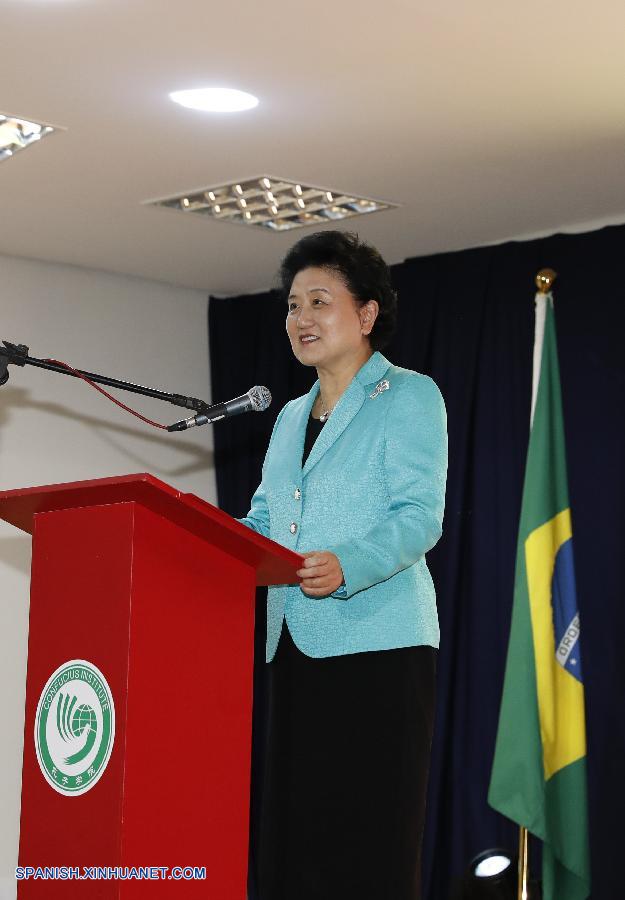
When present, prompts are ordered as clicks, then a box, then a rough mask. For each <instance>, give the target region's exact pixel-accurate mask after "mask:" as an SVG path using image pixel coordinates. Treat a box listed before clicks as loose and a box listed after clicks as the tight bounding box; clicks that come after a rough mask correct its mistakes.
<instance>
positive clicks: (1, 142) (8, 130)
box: [0, 113, 54, 162]
mask: <svg viewBox="0 0 625 900" xmlns="http://www.w3.org/2000/svg"><path fill="white" fill-rule="evenodd" d="M53 131H54V128H53V127H52V126H51V125H43V124H41V123H40V122H31V121H29V120H28V119H20V118H18V117H17V116H10V115H7V114H5V113H0V162H1V161H2V160H4V159H10V158H11V157H12V156H14V155H15V154H16V153H17V152H18V151H20V150H25V149H26V147H29V146H30V145H31V144H34V143H36V142H37V141H40V140H41V139H42V138H44V137H47V136H48V135H49V134H52V132H53Z"/></svg>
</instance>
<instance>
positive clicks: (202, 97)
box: [169, 88, 258, 112]
mask: <svg viewBox="0 0 625 900" xmlns="http://www.w3.org/2000/svg"><path fill="white" fill-rule="evenodd" d="M169 96H170V98H171V99H172V100H173V101H174V103H179V104H180V106H186V108H187V109H200V110H202V111H204V112H242V111H243V110H245V109H253V108H254V107H255V106H258V97H254V96H253V95H252V94H246V93H245V91H236V90H234V89H233V88H197V89H196V90H192V91H173V92H172V93H171V94H170V95H169Z"/></svg>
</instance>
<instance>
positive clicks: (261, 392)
mask: <svg viewBox="0 0 625 900" xmlns="http://www.w3.org/2000/svg"><path fill="white" fill-rule="evenodd" d="M247 396H248V397H249V398H250V403H251V404H252V409H253V410H254V412H264V410H266V409H268V408H269V407H270V406H271V392H270V390H269V388H266V387H263V386H262V385H258V384H257V385H256V387H253V388H250V389H249V391H248V392H247Z"/></svg>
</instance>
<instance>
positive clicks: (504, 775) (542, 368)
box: [488, 294, 590, 900]
mask: <svg viewBox="0 0 625 900" xmlns="http://www.w3.org/2000/svg"><path fill="white" fill-rule="evenodd" d="M536 302H537V322H541V323H542V321H544V339H543V338H542V335H541V334H540V331H542V328H541V327H540V325H539V327H538V328H537V346H536V347H535V370H534V398H535V401H533V403H532V412H533V420H532V427H531V434H530V442H529V449H528V454H527V463H526V470H525V482H524V487H523V502H522V508H521V521H520V525H519V537H518V544H517V558H516V574H515V586H514V602H513V609H512V624H511V628H510V641H509V645H508V657H507V662H506V674H505V679H504V688H503V695H502V701H501V710H500V713H499V727H498V731H497V741H496V747H495V758H494V761H493V769H492V773H491V782H490V789H489V793H488V802H489V803H490V805H491V806H492V807H493V808H494V809H496V810H497V811H498V812H500V813H502V814H503V815H505V816H507V817H508V818H509V819H512V820H513V821H514V822H517V823H518V824H519V825H520V826H524V827H525V828H527V829H528V831H530V832H531V833H532V834H534V835H536V836H537V837H538V838H540V840H541V841H543V872H542V875H543V898H544V900H583V898H585V897H587V896H588V895H589V893H590V860H589V851H588V817H587V800H586V726H585V713H584V683H583V676H582V658H581V650H580V621H579V611H578V606H577V597H576V590H575V568H574V559H573V533H572V527H571V511H570V508H569V495H568V484H567V471H566V453H565V445H564V426H563V419H562V400H561V393H560V373H559V366H558V352H557V345H556V334H555V321H554V310H553V298H552V296H551V294H547V295H541V294H539V295H538V296H537V298H536ZM541 305H542V306H541ZM543 317H544V319H543ZM541 340H542V349H541V347H540V342H541ZM537 362H538V363H539V365H536V363H537Z"/></svg>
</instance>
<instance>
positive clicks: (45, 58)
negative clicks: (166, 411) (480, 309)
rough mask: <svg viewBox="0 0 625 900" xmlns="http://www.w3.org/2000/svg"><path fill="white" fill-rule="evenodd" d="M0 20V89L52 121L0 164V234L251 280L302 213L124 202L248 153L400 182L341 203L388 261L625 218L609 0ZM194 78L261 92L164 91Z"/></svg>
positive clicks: (250, 169) (238, 169)
mask: <svg viewBox="0 0 625 900" xmlns="http://www.w3.org/2000/svg"><path fill="white" fill-rule="evenodd" d="M0 34H1V42H0V47H1V50H0V111H1V112H4V113H9V114H12V115H17V116H21V117H23V118H32V119H35V120H37V121H40V122H46V123H50V124H53V125H58V126H63V127H64V128H65V129H67V130H66V131H60V132H58V133H57V134H54V135H52V136H51V137H50V138H47V139H46V140H44V141H42V142H40V143H39V144H37V145H35V146H34V147H32V148H30V149H27V150H25V151H23V152H21V153H19V154H17V155H16V156H15V157H14V158H12V159H9V160H7V161H5V162H2V163H1V164H0V253H4V254H9V255H14V256H24V257H31V258H38V259H43V260H52V261H58V262H64V263H71V264H75V265H79V266H89V267H92V268H97V269H104V270H108V271H112V272H119V273H124V274H130V275H136V276H141V277H145V278H153V279H157V280H160V281H165V282H170V283H173V284H177V285H184V286H188V287H194V288H200V289H202V290H206V291H208V292H211V293H216V294H236V293H241V292H250V291H256V290H262V289H264V288H266V287H268V286H269V285H271V284H272V282H273V279H274V273H275V271H276V269H277V266H278V263H279V260H280V257H281V255H282V253H283V252H284V251H285V249H286V248H287V247H288V246H289V245H290V244H292V243H293V241H294V240H296V239H297V237H299V236H300V235H303V234H304V233H305V231H304V230H299V231H294V232H290V233H287V234H274V233H271V232H265V231H264V230H262V229H258V228H253V227H250V226H247V227H246V226H242V225H228V224H223V223H219V222H213V221H210V220H207V219H204V218H202V217H199V216H192V215H188V214H184V213H178V212H173V211H170V210H163V209H157V208H152V207H147V206H144V205H142V203H143V201H145V200H148V199H153V198H156V197H163V196H168V195H171V194H176V193H182V192H185V191H188V190H191V189H193V188H200V187H208V186H212V185H215V184H219V183H222V182H226V181H230V180H237V179H239V178H246V177H250V176H254V175H260V174H270V175H275V176H281V177H285V178H291V179H294V180H296V181H297V180H301V181H303V182H305V183H309V184H313V185H319V186H322V187H328V188H330V189H333V190H336V191H339V192H346V193H354V194H357V195H361V196H371V197H374V198H379V199H383V200H390V201H393V202H397V203H400V204H402V206H401V208H400V209H396V210H391V211H387V212H379V213H374V214H372V215H370V216H363V217H360V218H358V219H351V220H348V221H347V222H345V223H343V225H342V227H350V228H351V227H353V228H355V229H357V230H358V231H359V233H360V234H361V235H362V236H363V237H364V238H365V239H366V240H369V241H372V242H373V243H374V244H376V245H377V246H378V247H379V249H380V250H381V251H382V253H383V254H384V255H385V256H386V258H387V260H388V261H389V262H398V261H400V260H402V259H404V258H406V257H409V256H418V255H423V254H430V253H435V252H438V251H443V250H450V249H459V248H463V247H467V246H475V245H479V244H485V243H491V242H497V241H501V240H504V239H506V238H509V237H516V236H525V235H533V234H536V233H549V232H551V231H555V230H558V229H560V228H573V229H575V228H578V229H579V228H584V227H587V226H588V225H589V223H593V224H595V225H596V224H600V223H603V222H609V221H614V222H620V221H625V177H624V175H625V52H624V49H625V48H624V35H625V4H623V3H622V2H620V0H619V2H605V0H604V2H601V3H599V4H594V5H593V4H590V3H589V2H588V0H584V2H579V0H551V2H548V3H546V2H545V0H524V2H522V3H521V2H516V3H506V2H501V0H471V2H468V0H465V2H461V0H456V2H450V0H384V2H382V3H374V2H364V3H363V0H341V2H333V3H329V2H324V0H321V2H318V3H315V4H311V3H297V2H293V0H288V2H287V0H266V2H264V3H253V2H238V3H237V2H229V3H221V4H217V3H215V2H213V3H210V2H206V0H176V2H172V0H0ZM211 85H218V86H227V87H237V88H239V89H241V90H245V91H249V92H251V93H253V94H255V95H256V96H258V97H259V99H260V104H259V106H258V107H257V108H256V109H254V110H251V111H249V112H246V113H238V114H219V115H215V114H209V113H200V112H195V111H192V110H187V109H183V108H182V107H178V106H175V105H174V104H173V103H171V101H170V100H169V99H168V96H167V95H168V93H169V92H170V91H173V90H179V89H183V88H192V87H202V86H211ZM328 227H332V226H328ZM306 230H308V229H306Z"/></svg>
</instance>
